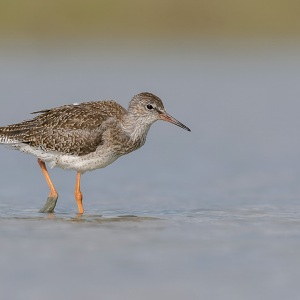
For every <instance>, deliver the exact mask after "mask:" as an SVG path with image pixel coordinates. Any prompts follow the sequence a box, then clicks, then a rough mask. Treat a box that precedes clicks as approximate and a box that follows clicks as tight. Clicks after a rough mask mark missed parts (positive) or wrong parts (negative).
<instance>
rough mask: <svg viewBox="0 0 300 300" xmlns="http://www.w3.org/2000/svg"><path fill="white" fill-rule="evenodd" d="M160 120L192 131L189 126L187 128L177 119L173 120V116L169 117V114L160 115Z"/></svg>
mask: <svg viewBox="0 0 300 300" xmlns="http://www.w3.org/2000/svg"><path fill="white" fill-rule="evenodd" d="M160 119H161V120H163V121H166V122H169V123H172V124H174V125H177V126H179V127H181V128H183V129H185V130H187V131H191V129H189V128H188V127H187V126H185V125H184V124H182V123H181V122H179V121H178V120H176V119H175V118H173V117H172V116H170V115H168V114H161V115H160Z"/></svg>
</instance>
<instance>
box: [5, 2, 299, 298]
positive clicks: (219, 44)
mask: <svg viewBox="0 0 300 300" xmlns="http://www.w3.org/2000/svg"><path fill="white" fill-rule="evenodd" d="M299 11H300V2H299V1H295V0H285V1H283V0H277V1H269V0H260V1H258V0H252V1H242V0H225V1H221V0H214V1H208V0H199V1H193V0H186V1H170V0H166V1H158V0H152V1H137V0H126V1H101V0H98V1H96V0H85V1H83V0H81V1H80V0H73V1H70V0H59V1H57V0H52V1H38V0H26V1H17V0H0V86H1V96H0V104H1V106H0V124H1V126H2V125H6V124H11V123H16V122H19V121H22V120H24V119H28V118H30V117H32V116H31V115H30V112H32V111H37V110H40V109H44V108H51V107H55V106H60V105H64V104H69V103H74V102H81V101H90V100H110V99H115V100H117V101H118V102H119V103H120V104H122V105H123V106H125V107H127V105H128V102H129V100H130V99H131V98H132V96H133V95H134V94H137V93H139V92H143V91H148V92H152V93H154V94H156V95H158V96H159V97H161V99H162V100H163V101H164V104H165V107H166V109H167V111H168V112H169V113H170V114H171V115H173V116H174V117H175V118H177V119H178V120H180V121H181V122H182V123H184V124H186V125H187V126H188V127H190V128H191V130H192V132H191V133H189V132H186V131H184V130H182V129H180V128H178V127H175V126H172V125H171V124H167V123H163V122H157V123H156V124H154V125H153V127H152V128H151V130H150V133H149V135H148V139H147V142H146V144H145V146H144V147H143V148H142V149H140V150H139V151H136V152H134V153H132V154H130V155H128V156H126V157H122V158H120V159H119V160H118V161H117V162H116V163H114V164H113V165H111V166H109V167H107V168H105V169H103V170H98V171H95V172H92V173H87V174H85V175H84V176H83V178H82V191H83V194H84V203H85V209H86V216H85V217H84V218H81V219H80V218H78V219H76V217H75V216H76V205H75V201H74V199H73V189H74V182H75V174H74V172H66V171H63V170H60V169H53V170H50V174H51V176H52V178H53V181H54V183H55V185H56V188H57V190H58V192H59V194H60V199H59V201H58V204H57V208H56V214H54V215H53V216H52V217H51V218H48V217H47V216H41V215H40V214H38V213H37V211H38V209H39V208H40V207H42V205H43V203H44V202H45V200H46V196H47V193H48V189H47V186H46V183H45V181H44V178H43V177H42V175H41V172H40V170H39V167H38V165H37V163H36V159H35V158H34V157H31V156H28V155H24V154H22V153H18V152H16V151H10V150H8V149H6V148H4V147H2V148H0V157H1V164H0V165H1V172H0V195H1V201H0V208H1V212H0V223H1V230H0V241H1V249H0V253H1V255H0V266H1V268H0V269H1V272H0V282H2V283H3V284H2V285H1V286H0V291H1V294H2V295H5V296H6V298H11V299H12V298H14V299H41V298H43V299H53V297H54V296H58V297H61V296H63V297H64V298H70V297H72V298H73V299H79V298H81V297H82V296H84V297H90V298H95V295H99V294H101V296H103V297H104V298H106V299H120V298H123V299H127V298H128V299H129V298H130V299H153V298H156V299H173V300H174V299H183V298H186V299H214V300H215V299H222V300H224V299H225V300H226V299H230V300H235V299H237V300H240V299H253V298H255V299H264V300H265V299H272V300H274V299H283V298H284V297H285V298H289V299H296V298H297V297H298V295H299V287H298V286H299V284H298V282H297V278H299V275H300V268H299V267H298V261H299V258H300V257H299V252H298V251H297V249H299V247H300V235H299V232H300V228H299V225H300V223H299V216H300V207H299V199H300V163H299V161H300V160H299V157H300V142H299V128H300V118H299V112H300V101H299V96H300V85H299V82H300V39H299V38H300V35H299V34H300V18H299ZM101 215H103V218H102V217H101ZM119 215H121V216H122V215H136V216H138V219H136V220H137V221H136V222H127V221H126V220H125V221H124V220H123V221H122V220H121V221H120V222H116V219H115V217H117V216H119ZM143 217H150V218H154V220H152V219H151V220H152V221H149V220H148V221H145V220H144V219H143ZM110 218H111V219H110ZM103 219H104V220H108V221H107V222H106V223H104V224H103V223H102V222H103ZM109 220H110V221H109ZM33 254H34V255H33ZM50 282H51V283H52V286H55V289H54V288H53V290H52V291H51V294H49V293H48V291H49V283H50ZM116 286H117V287H118V289H116Z"/></svg>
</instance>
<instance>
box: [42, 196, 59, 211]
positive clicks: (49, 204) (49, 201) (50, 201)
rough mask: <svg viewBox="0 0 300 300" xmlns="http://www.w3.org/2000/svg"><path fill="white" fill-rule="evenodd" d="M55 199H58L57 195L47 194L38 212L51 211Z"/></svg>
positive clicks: (54, 204)
mask: <svg viewBox="0 0 300 300" xmlns="http://www.w3.org/2000/svg"><path fill="white" fill-rule="evenodd" d="M57 199H58V197H56V196H49V197H48V198H47V202H46V203H45V205H44V206H43V208H41V209H40V210H39V212H40V213H53V212H54V208H55V206H56V202H57Z"/></svg>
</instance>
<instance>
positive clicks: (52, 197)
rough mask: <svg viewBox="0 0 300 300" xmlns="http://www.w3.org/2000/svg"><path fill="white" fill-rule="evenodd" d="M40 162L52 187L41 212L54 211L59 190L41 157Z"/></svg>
mask: <svg viewBox="0 0 300 300" xmlns="http://www.w3.org/2000/svg"><path fill="white" fill-rule="evenodd" d="M38 163H39V165H40V167H41V170H42V172H43V174H44V177H45V179H46V182H47V184H48V186H49V189H50V194H49V196H48V199H47V202H46V204H45V205H44V207H43V208H42V209H41V210H40V212H53V211H54V208H55V205H56V201H57V198H58V193H57V191H56V189H55V187H54V185H53V183H52V181H51V178H50V176H49V174H48V171H47V168H46V164H45V163H44V162H43V161H42V160H41V159H38Z"/></svg>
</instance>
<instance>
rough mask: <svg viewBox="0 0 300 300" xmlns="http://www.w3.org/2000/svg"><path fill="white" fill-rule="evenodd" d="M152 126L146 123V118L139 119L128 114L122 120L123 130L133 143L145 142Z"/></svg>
mask: <svg viewBox="0 0 300 300" xmlns="http://www.w3.org/2000/svg"><path fill="white" fill-rule="evenodd" d="M150 126H151V124H149V123H147V122H145V119H144V118H138V117H136V116H133V115H131V114H126V115H125V116H124V118H123V120H122V129H123V131H124V132H125V133H126V135H127V136H129V137H130V139H131V140H132V141H134V142H135V141H141V142H142V143H144V142H145V140H146V137H147V134H148V131H149V129H150Z"/></svg>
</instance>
